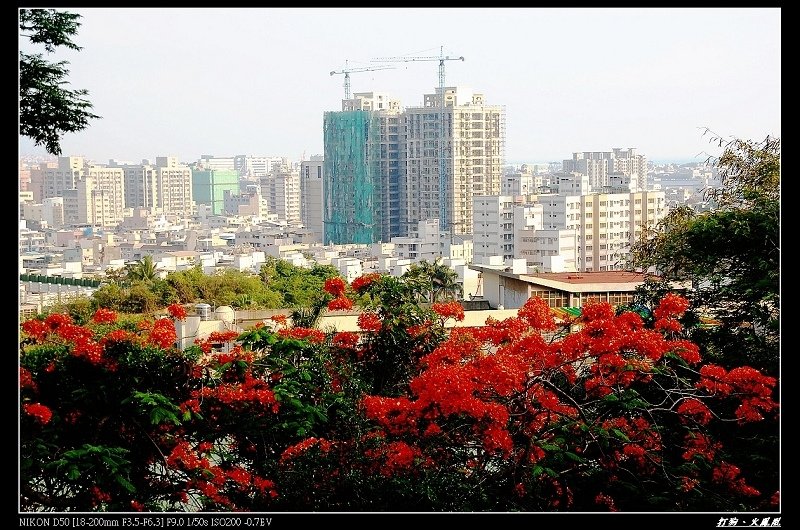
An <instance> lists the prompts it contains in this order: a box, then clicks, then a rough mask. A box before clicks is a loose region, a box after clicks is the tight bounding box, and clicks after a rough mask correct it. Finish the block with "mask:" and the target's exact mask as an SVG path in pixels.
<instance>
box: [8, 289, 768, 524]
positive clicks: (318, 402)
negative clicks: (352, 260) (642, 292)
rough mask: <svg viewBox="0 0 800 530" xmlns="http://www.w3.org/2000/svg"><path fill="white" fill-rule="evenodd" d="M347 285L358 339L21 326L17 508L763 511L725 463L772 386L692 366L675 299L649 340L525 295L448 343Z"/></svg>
mask: <svg viewBox="0 0 800 530" xmlns="http://www.w3.org/2000/svg"><path fill="white" fill-rule="evenodd" d="M362 290H363V291H364V293H367V292H368V293H367V294H369V297H368V299H369V300H370V301H371V305H370V306H369V307H367V308H365V311H364V312H363V313H362V315H361V317H359V326H360V328H361V333H360V334H355V333H343V332H338V333H337V332H323V331H320V330H317V329H311V328H303V327H291V328H290V327H286V326H285V325H281V326H280V327H279V329H278V330H276V331H274V332H273V331H271V330H270V328H269V327H267V326H259V327H257V328H255V329H252V330H249V331H247V332H245V333H243V334H241V335H238V336H235V335H234V334H217V335H215V336H214V337H209V338H208V340H207V341H202V342H200V343H198V344H196V345H194V346H192V347H190V348H187V349H186V350H185V351H179V350H177V349H175V348H174V342H175V337H174V328H171V329H172V331H171V332H170V330H169V329H168V326H167V324H169V325H171V326H174V322H173V321H172V320H171V319H169V318H163V319H160V320H157V321H154V322H152V321H148V320H142V321H139V322H134V321H131V320H127V319H120V318H112V315H109V314H102V315H100V317H99V318H96V319H94V321H93V322H91V323H89V324H87V325H86V326H78V325H76V324H74V323H73V322H72V320H71V319H70V318H69V317H68V316H66V315H59V314H54V315H50V316H49V317H47V318H46V319H44V320H38V319H35V320H29V321H27V322H24V323H23V324H22V326H21V331H22V335H21V344H20V346H21V352H20V379H19V380H20V401H21V407H20V411H19V413H20V425H21V436H20V491H21V505H22V507H23V509H24V510H59V511H60V510H77V511H93V510H96V511H102V510H113V511H130V510H150V511H183V510H205V511H226V510H243V511H279V510H289V511H310V510H326V511H362V510H368V511H384V510H415V511H442V510H450V511H466V510H470V511H489V510H492V511H494V510H496V511H514V510H526V511H553V510H565V511H598V510H622V511H646V510H655V511H678V510H680V511H685V510H690V511H716V512H720V511H748V510H750V511H753V510H774V509H776V507H777V506H776V503H777V495H778V494H777V489H778V475H777V469H775V470H773V471H774V472H773V473H771V474H769V473H765V472H764V470H762V472H761V473H760V474H756V473H754V471H755V470H754V469H753V467H752V465H750V464H749V463H748V462H743V461H740V460H739V459H737V458H736V457H735V455H734V454H732V453H731V452H729V451H728V447H729V445H730V443H731V442H732V441H733V440H734V439H736V438H741V437H743V436H744V437H748V436H758V434H759V433H775V432H777V414H778V404H777V403H776V401H775V396H776V395H777V394H776V385H777V381H776V380H775V379H774V378H772V377H768V376H765V375H763V374H761V373H759V372H758V371H756V370H754V369H752V368H749V367H736V368H723V367H720V366H717V365H714V364H703V361H702V355H701V350H700V348H699V347H698V346H697V345H695V344H693V343H692V342H690V341H688V340H686V339H685V338H684V335H683V334H684V331H685V330H684V329H683V324H682V322H681V314H682V312H683V311H684V310H685V309H686V304H685V301H684V300H683V299H682V298H680V297H677V296H674V295H670V296H667V297H666V298H664V299H663V300H662V302H661V304H660V305H659V306H658V307H657V308H655V310H654V311H653V314H654V319H653V321H652V323H647V324H646V323H645V322H644V321H643V320H642V318H641V317H640V316H639V315H638V314H636V313H633V312H625V311H623V312H620V313H619V314H617V313H615V311H614V310H613V308H611V307H610V306H609V305H608V304H605V303H594V304H588V305H587V306H585V307H584V308H583V312H582V316H581V317H580V319H579V320H577V321H575V322H569V323H561V322H556V321H554V320H553V316H552V313H551V311H550V309H549V308H548V307H547V305H546V303H545V302H543V301H542V300H540V299H531V300H529V301H528V302H527V303H526V304H525V306H524V307H523V308H521V309H520V310H519V312H518V315H517V316H516V317H514V318H509V319H506V320H503V321H497V320H492V319H490V320H489V321H488V322H487V325H486V326H483V327H479V328H453V329H452V330H451V332H450V333H449V334H448V333H445V330H444V328H443V321H444V320H445V319H447V318H451V317H454V318H458V317H459V316H460V313H459V312H458V311H457V310H456V309H455V307H451V306H437V307H438V309H439V311H438V316H437V313H435V312H433V311H430V310H427V309H422V308H420V307H419V306H417V305H416V304H415V303H414V302H413V300H414V299H415V294H414V293H413V290H409V287H408V286H407V285H404V283H403V282H402V281H401V280H398V279H396V278H390V277H382V278H376V279H374V280H373V281H370V282H368V285H364V286H362ZM343 292H344V291H339V292H338V294H336V295H335V296H336V297H339V296H340V295H342V294H343ZM364 293H360V294H364ZM434 309H436V308H434ZM220 343H223V344H224V347H223V348H222V349H220V350H217V349H215V347H214V345H219V344H220ZM767 460H768V459H767ZM765 477H768V478H765Z"/></svg>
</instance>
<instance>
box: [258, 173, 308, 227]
mask: <svg viewBox="0 0 800 530" xmlns="http://www.w3.org/2000/svg"><path fill="white" fill-rule="evenodd" d="M261 194H262V195H263V196H264V198H265V199H266V202H267V209H268V210H269V213H271V214H276V215H277V216H278V219H279V220H280V221H283V222H286V224H288V225H297V224H300V172H299V171H297V170H295V169H291V168H289V167H287V166H283V167H281V168H279V169H276V170H274V171H273V172H272V173H271V174H269V175H267V176H266V177H261Z"/></svg>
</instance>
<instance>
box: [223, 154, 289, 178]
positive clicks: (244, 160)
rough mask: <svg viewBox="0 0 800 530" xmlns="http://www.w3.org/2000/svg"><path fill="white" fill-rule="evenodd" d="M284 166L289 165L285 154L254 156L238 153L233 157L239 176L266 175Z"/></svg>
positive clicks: (234, 166)
mask: <svg viewBox="0 0 800 530" xmlns="http://www.w3.org/2000/svg"><path fill="white" fill-rule="evenodd" d="M283 166H289V159H288V158H286V157H285V156H252V155H236V156H234V157H233V168H234V169H235V170H236V171H238V172H239V177H241V178H246V177H264V176H266V175H269V174H270V173H271V172H272V171H274V170H276V169H279V168H281V167H283Z"/></svg>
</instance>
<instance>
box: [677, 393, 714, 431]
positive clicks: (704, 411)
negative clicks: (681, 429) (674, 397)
mask: <svg viewBox="0 0 800 530" xmlns="http://www.w3.org/2000/svg"><path fill="white" fill-rule="evenodd" d="M675 411H676V412H677V413H678V414H680V415H681V416H682V418H692V419H693V420H694V421H696V422H697V423H699V424H700V425H708V422H710V421H711V418H713V414H711V410H710V409H709V408H708V407H707V406H706V404H705V403H703V402H702V401H700V400H699V399H695V398H687V399H685V400H683V401H682V402H681V404H680V405H678V408H677V409H675Z"/></svg>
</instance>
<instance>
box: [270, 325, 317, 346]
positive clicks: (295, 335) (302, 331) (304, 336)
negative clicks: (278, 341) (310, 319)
mask: <svg viewBox="0 0 800 530" xmlns="http://www.w3.org/2000/svg"><path fill="white" fill-rule="evenodd" d="M278 337H281V338H283V339H297V340H307V341H308V342H313V343H316V344H322V343H323V342H325V333H323V332H322V331H320V330H318V329H312V328H288V329H282V330H280V331H278Z"/></svg>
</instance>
